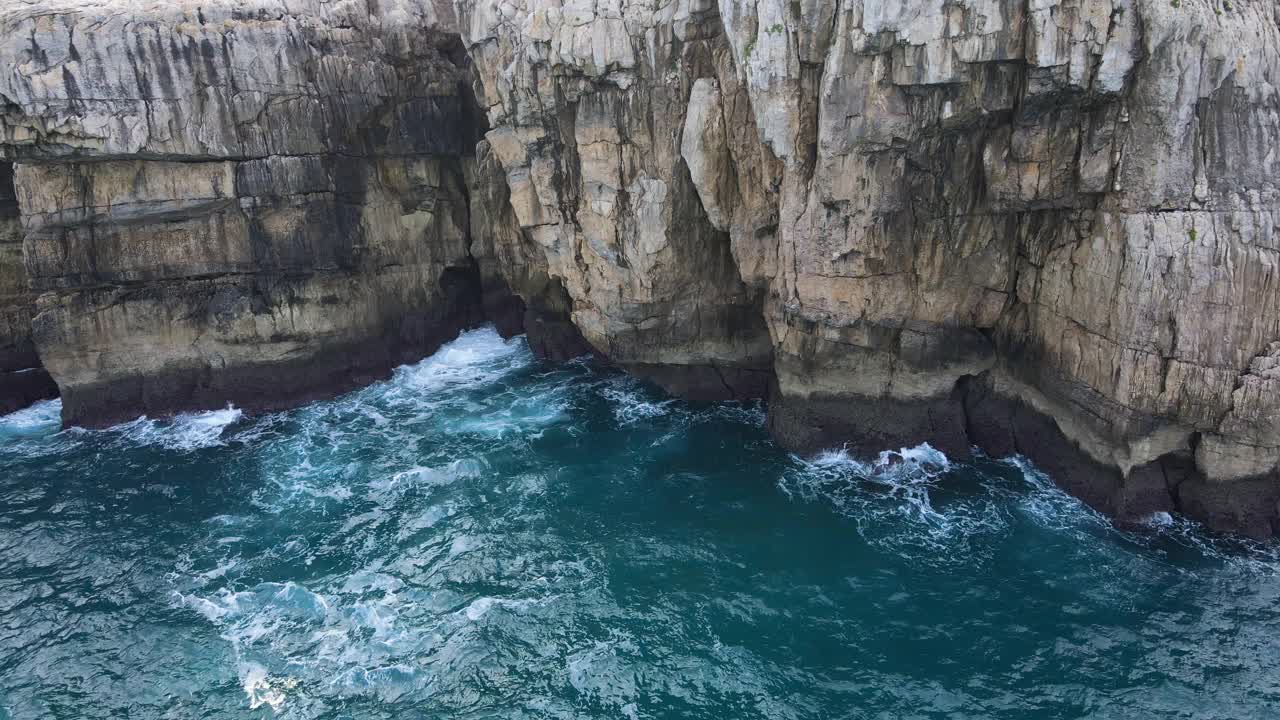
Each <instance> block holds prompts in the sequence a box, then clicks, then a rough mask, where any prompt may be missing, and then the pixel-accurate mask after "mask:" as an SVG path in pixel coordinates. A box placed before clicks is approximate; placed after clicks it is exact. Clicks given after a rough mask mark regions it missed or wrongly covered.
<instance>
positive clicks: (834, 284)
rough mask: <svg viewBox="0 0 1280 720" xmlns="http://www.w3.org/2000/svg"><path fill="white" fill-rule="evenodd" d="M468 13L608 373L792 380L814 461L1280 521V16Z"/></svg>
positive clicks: (553, 261)
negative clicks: (990, 471) (855, 454)
mask: <svg viewBox="0 0 1280 720" xmlns="http://www.w3.org/2000/svg"><path fill="white" fill-rule="evenodd" d="M459 19H460V25H461V28H462V32H463V36H464V38H465V40H466V44H467V47H468V50H469V52H470V53H471V55H472V57H473V59H474V60H475V66H476V70H477V75H478V79H479V81H480V83H481V84H482V86H483V98H484V103H485V105H486V106H487V108H488V114H489V124H490V126H491V128H492V129H491V130H490V131H489V133H488V139H489V142H490V143H491V144H492V146H493V148H494V150H495V152H496V154H497V155H498V157H499V158H500V160H501V161H502V163H503V166H504V167H505V168H506V171H507V177H508V184H509V186H510V188H511V198H512V205H513V207H514V209H515V213H516V217H517V220H518V222H519V224H520V226H521V227H522V229H524V231H525V232H526V233H527V234H528V235H529V236H530V237H533V238H535V239H536V240H537V241H538V243H539V244H540V245H541V246H542V247H543V248H544V250H545V253H546V256H547V259H548V263H549V272H550V274H551V275H552V276H554V277H558V278H561V279H562V281H563V283H564V287H565V288H566V290H567V291H568V293H569V295H570V298H571V300H572V303H573V317H574V319H575V321H576V322H577V323H578V325H579V326H580V327H581V328H582V329H583V333H584V336H585V337H586V338H587V340H588V341H589V342H591V344H592V345H593V346H595V347H596V348H597V349H598V350H600V351H601V352H603V353H604V354H606V355H608V356H609V357H611V358H613V359H614V360H616V361H618V362H620V363H622V364H624V365H631V366H639V367H641V368H648V367H650V366H651V365H654V364H656V365H662V366H664V368H665V370H664V373H660V374H659V379H660V380H663V381H665V382H666V384H668V385H669V386H671V387H674V388H676V389H683V390H695V389H696V385H697V384H698V383H696V382H694V381H691V380H688V379H687V378H689V377H692V378H695V379H697V378H699V374H698V373H697V372H696V369H697V368H699V367H710V368H716V369H720V368H736V369H743V370H755V369H757V368H772V370H773V371H774V374H775V377H776V382H775V384H774V386H773V390H772V393H771V402H770V415H771V417H770V422H771V427H772V428H773V430H774V431H775V434H776V435H777V437H778V438H779V439H780V440H781V441H782V442H783V443H784V444H786V445H788V446H791V447H795V448H797V449H802V450H810V449H814V448H818V447H823V446H831V445H837V444H842V443H848V444H851V445H853V446H854V447H856V448H858V449H860V450H865V451H875V450H879V449H883V448H884V447H886V446H896V445H898V444H914V443H918V442H922V441H928V442H931V443H933V444H935V445H937V446H939V447H940V448H942V449H944V450H946V451H947V452H949V453H951V454H953V455H965V454H967V453H968V452H969V448H970V446H971V445H974V444H976V445H978V446H980V447H983V448H986V449H987V450H988V451H990V452H996V453H1007V452H1020V453H1024V454H1026V455H1029V456H1031V457H1032V458H1034V459H1036V460H1038V461H1040V462H1041V464H1042V465H1044V466H1045V467H1046V468H1048V469H1049V470H1050V472H1051V474H1053V475H1054V477H1055V478H1056V479H1057V480H1059V482H1061V483H1062V484H1063V485H1064V486H1066V487H1068V488H1070V489H1072V490H1073V492H1076V494H1078V495H1080V496H1081V497H1083V498H1085V499H1086V500H1087V501H1088V502H1089V503H1090V504H1092V505H1094V506H1095V507H1099V508H1101V509H1104V510H1107V511H1109V512H1112V513H1116V514H1119V515H1122V516H1134V517H1136V516H1138V515H1141V514H1145V513H1149V512H1152V511H1159V510H1169V509H1174V508H1182V509H1184V510H1187V511H1188V512H1190V513H1191V514H1193V515H1195V516H1197V517H1199V518H1201V519H1204V520H1207V521H1208V522H1209V523H1210V524H1211V525H1214V526H1215V527H1220V528H1224V529H1228V528H1229V529H1238V530H1241V529H1242V530H1244V531H1246V532H1248V533H1250V534H1253V535H1258V536H1265V535H1269V534H1271V533H1272V532H1274V530H1275V524H1276V518H1277V516H1278V510H1277V507H1276V504H1275V499H1276V494H1277V493H1276V492H1275V489H1276V487H1277V484H1276V480H1275V476H1276V462H1277V459H1280V456H1278V455H1277V445H1278V444H1280V435H1278V434H1277V426H1276V422H1277V420H1276V418H1277V417H1280V414H1278V413H1277V410H1278V409H1280V408H1278V405H1277V403H1280V394H1277V393H1276V392H1275V391H1276V389H1277V386H1276V385H1275V383H1276V382H1277V381H1276V379H1275V375H1276V371H1275V369H1274V367H1273V366H1274V365H1275V363H1276V357H1277V354H1276V350H1275V347H1276V346H1275V345H1274V343H1275V342H1276V341H1277V340H1278V339H1280V337H1278V335H1280V327H1277V323H1278V322H1280V306H1278V302H1280V294H1278V293H1277V287H1276V279H1277V278H1276V259H1277V245H1276V237H1275V227H1276V208H1277V204H1276V182H1275V180H1274V178H1276V177H1277V175H1276V170H1277V168H1276V162H1277V156H1276V153H1275V148H1276V146H1277V141H1280V137H1278V134H1280V125H1278V123H1280V121H1278V120H1277V118H1278V117H1280V114H1278V113H1277V110H1280V107H1278V105H1280V103H1278V101H1277V94H1276V87H1275V85H1274V84H1273V83H1274V78H1275V77H1277V71H1280V60H1278V59H1277V47H1280V44H1278V43H1277V41H1278V40H1280V33H1278V32H1277V19H1276V7H1275V5H1274V3H1268V2H1261V1H1259V2H1234V3H1231V4H1227V3H1220V2H1209V1H1207V0H1183V2H1181V3H1169V2H1167V0H1059V1H1046V2H1041V3H1033V4H1030V5H1028V4H1027V3H1024V2H1020V1H1019V2H1014V1H1012V0H969V1H964V0H962V1H961V2H954V1H947V2H943V1H942V0H894V1H890V2H874V3H873V2H864V1H862V0H842V1H835V0H832V1H827V0H809V1H807V2H799V3H793V2H782V1H781V0H752V1H750V2H743V1H741V0H722V1H721V2H719V3H718V4H717V3H712V2H707V1H705V0H701V1H700V0H684V1H682V2H670V3H666V4H661V5H656V6H655V5H654V4H652V3H647V2H627V1H626V0H578V1H575V2H565V3H559V2H546V1H545V0H504V1H486V0H479V1H476V2H469V1H465V0H464V1H463V2H460V3H459ZM692 199H696V202H691V200H692ZM726 255H727V257H726ZM755 315H758V316H759V318H761V319H762V320H763V327H762V326H761V324H760V323H758V322H756V321H755V318H754V317H753V316H755ZM676 368H683V369H685V370H688V371H690V372H686V373H684V376H685V378H686V379H685V380H683V381H681V380H678V379H675V377H674V374H675V373H674V371H675V369H676ZM704 379H705V376H704ZM742 387H743V388H744V389H745V388H746V386H745V385H744V386H742ZM752 389H758V388H752ZM1156 480H1158V482H1157V481H1156ZM1242 483H1251V485H1249V486H1248V487H1251V488H1253V489H1252V490H1245V489H1243V488H1245V487H1246V486H1245V485H1243V484H1242ZM1228 488H1234V490H1228Z"/></svg>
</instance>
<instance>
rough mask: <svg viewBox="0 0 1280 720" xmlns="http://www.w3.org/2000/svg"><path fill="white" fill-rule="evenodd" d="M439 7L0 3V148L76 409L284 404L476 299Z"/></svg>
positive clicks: (456, 98)
mask: <svg viewBox="0 0 1280 720" xmlns="http://www.w3.org/2000/svg"><path fill="white" fill-rule="evenodd" d="M452 27H453V15H452V8H451V7H450V6H449V5H447V4H439V5H433V4H429V3H417V2H399V3H396V2H383V3H382V4H381V7H380V8H378V9H377V11H376V12H373V11H372V8H371V7H366V5H365V4H364V3H358V4H356V3H341V2H325V1H323V0H312V1H309V2H307V1H304V2H292V1H288V2H286V1H283V0H280V1H275V0H258V1H255V2H249V3H242V2H236V3H231V2H202V3H194V2H193V3H186V2H169V3H151V4H137V3H129V2H123V1H122V0H120V1H117V0H102V1H101V2H97V3H82V2H74V3H73V2H60V1H57V0H51V1H50V2H43V3H38V4H34V5H26V4H19V5H17V6H16V7H14V6H13V5H12V4H10V5H8V6H7V7H6V9H5V10H4V11H3V14H2V15H0V67H3V68H4V69H5V72H3V73H0V148H2V149H3V153H4V156H5V158H6V159H7V160H8V161H11V162H12V163H13V168H14V176H15V180H16V183H15V184H16V194H17V200H18V204H19V206H20V207H21V210H22V213H21V223H22V231H23V233H24V235H25V241H24V242H25V259H26V262H25V264H26V269H27V274H28V275H29V281H30V286H31V288H32V289H33V290H34V291H35V292H36V293H38V299H37V301H36V307H35V316H34V319H33V321H32V326H31V327H32V335H33V336H34V339H35V344H36V345H37V346H38V348H39V353H40V357H41V359H42V360H43V363H44V366H45V367H46V368H47V369H48V370H49V372H50V373H52V375H53V377H54V378H56V379H57V382H58V385H59V386H60V388H61V390H62V396H63V418H64V421H65V422H66V423H69V424H85V425H102V424H107V423H112V422H116V421H120V420H124V419H129V418H133V417H136V416H137V415H138V414H140V413H147V414H164V413H168V412H173V411H178V410H184V409H191V408H205V407H211V406H213V407H217V406H221V405H224V404H226V403H235V404H236V405H237V406H240V407H244V408H246V409H271V408H277V407H284V406H288V405H292V404H296V403H298V402H301V401H304V400H307V399H311V398H314V397H319V396H323V395H327V394H330V393H333V392H336V391H339V390H343V389H347V388H351V387H354V386H356V385H358V384H360V383H365V382H368V381H369V380H371V379H374V378H376V377H380V376H382V375H384V374H385V373H386V372H387V371H388V370H389V369H390V368H391V367H393V366H394V365H396V364H399V363H402V362H405V361H408V360H413V359H417V358H419V357H421V356H422V355H423V354H425V353H428V352H430V351H431V350H433V349H434V348H435V347H436V346H437V345H439V343H441V342H443V341H444V340H447V339H449V338H451V337H453V336H454V335H455V334H456V333H457V331H458V329H459V328H462V327H466V326H468V325H471V324H474V323H476V322H478V321H479V320H480V319H481V308H480V305H479V290H478V277H477V272H476V268H475V267H474V261H473V259H472V258H471V256H470V254H469V244H470V235H469V229H470V217H469V209H468V196H467V187H466V174H467V165H469V163H470V162H471V160H470V157H471V155H472V153H473V151H474V146H475V143H476V140H477V139H478V136H479V133H480V132H482V131H483V124H482V123H483V118H480V117H477V116H475V114H474V112H473V110H474V103H473V101H472V100H471V97H470V80H469V77H468V71H467V62H466V58H465V55H464V54H463V53H462V51H461V48H460V46H459V43H458V39H457V35H456V33H455V32H454V31H453V30H452ZM6 247H7V246H6Z"/></svg>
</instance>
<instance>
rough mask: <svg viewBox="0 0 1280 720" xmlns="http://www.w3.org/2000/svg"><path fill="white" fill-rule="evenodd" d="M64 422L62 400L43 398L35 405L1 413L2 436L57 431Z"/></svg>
mask: <svg viewBox="0 0 1280 720" xmlns="http://www.w3.org/2000/svg"><path fill="white" fill-rule="evenodd" d="M61 424H62V401H61V400H56V399H55V400H41V401H39V402H37V403H35V404H34V405H31V406H29V407H26V408H23V409H22V410H18V411H17V412H12V413H9V414H8V415H0V437H4V436H5V435H31V434H35V433H45V432H49V431H56V430H57V429H58V428H59V427H60V426H61Z"/></svg>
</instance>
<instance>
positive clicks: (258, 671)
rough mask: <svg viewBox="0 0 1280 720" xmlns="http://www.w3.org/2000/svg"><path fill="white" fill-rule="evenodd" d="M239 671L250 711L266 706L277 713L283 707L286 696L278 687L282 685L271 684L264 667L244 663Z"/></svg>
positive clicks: (252, 663)
mask: <svg viewBox="0 0 1280 720" xmlns="http://www.w3.org/2000/svg"><path fill="white" fill-rule="evenodd" d="M239 670H240V683H241V687H243V688H244V694H245V695H247V696H248V698H249V709H250V710H257V709H258V708H259V707H261V706H263V705H268V706H270V707H271V709H272V710H273V711H276V712H279V711H280V709H281V708H282V707H284V702H285V699H286V696H285V693H284V692H283V689H282V687H280V685H282V684H283V683H274V682H272V680H271V678H270V676H269V675H268V674H267V669H266V668H265V667H263V666H261V665H259V664H258V663H254V662H246V663H241V664H240V666H239Z"/></svg>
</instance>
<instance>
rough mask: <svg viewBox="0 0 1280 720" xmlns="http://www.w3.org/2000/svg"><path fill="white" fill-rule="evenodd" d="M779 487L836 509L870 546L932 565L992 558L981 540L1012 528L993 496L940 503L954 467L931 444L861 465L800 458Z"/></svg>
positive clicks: (838, 454) (831, 456)
mask: <svg viewBox="0 0 1280 720" xmlns="http://www.w3.org/2000/svg"><path fill="white" fill-rule="evenodd" d="M795 462H796V467H795V469H793V470H791V471H788V472H785V473H784V474H783V476H782V477H781V478H780V479H779V481H778V486H779V488H780V489H781V490H782V491H783V492H784V493H786V494H787V495H788V496H790V497H793V498H797V499H803V500H806V501H821V502H826V503H828V504H830V505H831V506H832V507H833V508H834V509H835V510H836V511H837V512H839V513H840V514H841V515H844V516H845V517H848V518H849V519H850V520H852V521H853V522H854V524H855V526H856V527H857V529H858V532H859V534H860V535H861V536H862V538H863V539H864V540H865V541H866V542H868V543H869V544H871V545H873V546H876V547H880V548H882V549H885V550H888V551H891V552H894V553H897V554H902V555H906V556H910V557H914V558H917V559H919V560H920V561H922V562H928V563H948V562H974V561H977V560H980V559H981V558H980V557H978V555H977V554H978V553H982V554H983V555H985V554H989V552H990V550H989V549H983V548H979V547H977V546H976V545H975V544H974V541H975V540H977V539H979V538H981V537H983V536H998V535H999V534H1002V533H1004V532H1005V531H1006V530H1007V527H1008V522H1007V518H1006V517H1004V513H1003V511H1002V510H1001V508H1000V507H999V505H998V504H997V503H996V502H994V501H993V500H992V499H991V498H983V497H979V498H968V497H965V498H957V499H953V500H951V501H949V502H947V503H946V504H945V505H943V506H938V505H936V503H935V500H934V495H935V493H937V492H938V490H939V482H940V481H941V480H942V479H943V478H944V477H945V476H946V474H947V473H948V472H949V471H950V470H951V469H952V464H951V461H950V460H949V459H948V458H947V457H946V455H944V454H943V453H942V452H940V451H938V450H937V449H935V448H933V447H931V446H930V445H928V444H922V445H918V446H916V447H913V448H903V449H901V450H896V451H892V450H888V451H884V452H881V453H879V454H878V455H877V457H876V458H875V459H874V460H861V459H858V458H855V457H852V456H851V455H849V453H848V452H847V451H844V450H837V451H829V452H824V453H821V454H819V455H818V456H817V457H815V458H812V459H810V460H801V459H798V458H797V459H796V461H795Z"/></svg>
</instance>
